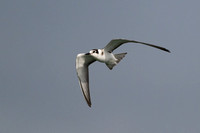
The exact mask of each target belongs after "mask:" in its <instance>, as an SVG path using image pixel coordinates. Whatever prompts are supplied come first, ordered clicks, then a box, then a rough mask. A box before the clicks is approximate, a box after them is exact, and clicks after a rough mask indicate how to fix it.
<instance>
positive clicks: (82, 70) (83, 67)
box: [76, 54, 96, 107]
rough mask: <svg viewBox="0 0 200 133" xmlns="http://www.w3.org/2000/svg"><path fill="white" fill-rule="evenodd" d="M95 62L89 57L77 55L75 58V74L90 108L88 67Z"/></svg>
mask: <svg viewBox="0 0 200 133" xmlns="http://www.w3.org/2000/svg"><path fill="white" fill-rule="evenodd" d="M95 61H96V60H95V59H94V58H93V57H92V56H91V55H86V54H78V55H77V57H76V72H77V76H78V79H79V84H80V87H81V90H82V92H83V96H84V97H85V100H86V102H87V104H88V106H89V107H91V100H90V89H89V72H88V66H89V65H90V64H91V63H93V62H95Z"/></svg>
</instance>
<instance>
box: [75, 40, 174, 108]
mask: <svg viewBox="0 0 200 133" xmlns="http://www.w3.org/2000/svg"><path fill="white" fill-rule="evenodd" d="M129 42H132V43H140V44H144V45H147V46H151V47H154V48H158V49H160V50H163V51H166V52H170V51H169V50H168V49H165V48H163V47H160V46H156V45H153V44H148V43H144V42H138V41H134V40H126V39H113V40H111V41H110V42H109V43H108V44H107V45H106V46H105V47H104V48H103V49H92V50H90V52H89V53H81V54H78V55H77V58H76V71H77V75H78V78H79V84H80V87H81V90H82V92H83V95H84V97H85V99H86V101H87V104H88V106H90V107H91V100H90V91H89V72H88V66H89V65H90V64H91V63H93V62H95V61H99V62H102V63H105V64H106V65H107V67H108V68H109V69H110V70H112V69H113V67H114V66H115V65H117V63H119V62H120V61H121V60H122V59H123V58H124V57H125V55H126V54H127V53H120V54H113V53H112V52H113V51H114V50H115V49H116V48H118V47H119V46H121V45H122V44H124V43H129Z"/></svg>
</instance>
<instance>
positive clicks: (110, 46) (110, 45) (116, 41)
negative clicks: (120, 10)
mask: <svg viewBox="0 0 200 133" xmlns="http://www.w3.org/2000/svg"><path fill="white" fill-rule="evenodd" d="M129 42H132V43H140V44H144V45H147V46H151V47H154V48H158V49H160V50H163V51H166V52H169V53H170V51H169V50H168V49H166V48H163V47H160V46H156V45H153V44H149V43H144V42H139V41H134V40H126V39H113V40H111V41H110V42H109V43H108V44H107V45H106V46H105V47H104V50H106V51H108V52H110V53H111V52H113V51H114V50H115V49H116V48H118V47H119V46H121V45H122V44H124V43H129Z"/></svg>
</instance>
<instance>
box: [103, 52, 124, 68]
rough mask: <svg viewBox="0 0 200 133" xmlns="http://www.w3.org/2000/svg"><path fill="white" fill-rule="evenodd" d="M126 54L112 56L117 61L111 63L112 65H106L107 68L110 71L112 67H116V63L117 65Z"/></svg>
mask: <svg viewBox="0 0 200 133" xmlns="http://www.w3.org/2000/svg"><path fill="white" fill-rule="evenodd" d="M126 54H127V53H120V54H114V56H115V58H116V59H117V61H116V63H113V64H106V65H107V67H108V68H109V69H110V70H112V69H113V67H114V66H115V65H117V63H119V62H120V61H121V60H122V59H123V58H124V57H125V55H126Z"/></svg>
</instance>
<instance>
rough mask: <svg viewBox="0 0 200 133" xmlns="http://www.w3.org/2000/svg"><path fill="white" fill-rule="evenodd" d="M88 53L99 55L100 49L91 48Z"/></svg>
mask: <svg viewBox="0 0 200 133" xmlns="http://www.w3.org/2000/svg"><path fill="white" fill-rule="evenodd" d="M86 55H92V56H97V55H99V49H92V50H90V52H89V53H87V54H86Z"/></svg>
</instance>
